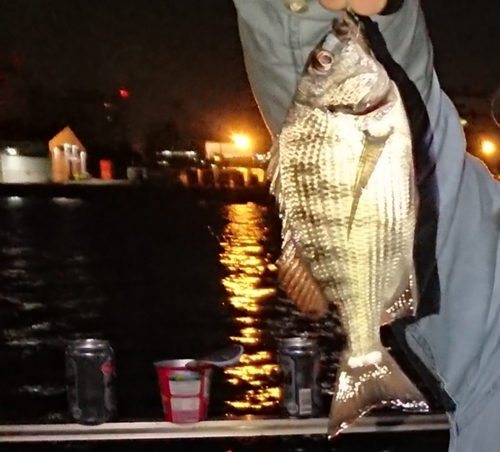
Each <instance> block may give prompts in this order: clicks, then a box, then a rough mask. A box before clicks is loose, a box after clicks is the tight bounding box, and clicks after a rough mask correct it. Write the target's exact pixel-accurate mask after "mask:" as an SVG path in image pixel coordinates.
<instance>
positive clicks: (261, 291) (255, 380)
mask: <svg viewBox="0 0 500 452" xmlns="http://www.w3.org/2000/svg"><path fill="white" fill-rule="evenodd" d="M225 209H226V217H227V219H228V220H229V222H228V224H227V226H226V228H225V230H224V232H223V236H222V240H221V245H222V249H223V251H222V252H221V255H220V260H221V263H222V264H223V265H224V267H225V268H226V270H227V276H226V277H225V278H224V279H223V281H222V282H223V285H224V287H225V289H226V291H227V292H228V295H229V303H230V304H231V306H232V307H233V308H235V310H236V311H237V312H238V313H239V315H237V316H236V317H235V322H236V324H237V326H238V328H239V333H238V334H237V335H234V336H233V337H232V338H231V339H232V340H234V341H235V342H239V343H241V344H242V345H243V346H244V347H245V354H244V355H243V356H242V358H241V361H240V364H239V365H238V366H236V367H233V368H229V369H226V370H225V373H226V375H227V377H228V381H229V383H230V384H232V385H234V386H238V385H241V383H245V388H246V389H245V390H244V391H243V393H241V392H239V395H238V398H237V399H236V400H231V401H228V402H227V404H228V405H229V406H231V407H232V408H233V409H235V410H236V411H241V412H244V413H248V411H249V410H257V411H258V410H260V409H264V408H269V407H273V406H274V405H275V404H276V401H277V398H278V396H279V390H278V387H277V386H276V385H273V383H272V382H271V378H270V377H271V376H272V375H273V374H274V373H275V372H276V371H277V366H276V364H275V363H274V359H273V356H272V354H271V353H270V352H269V351H266V350H262V348H263V346H262V341H263V339H262V335H263V334H264V333H265V331H263V330H262V329H261V326H260V322H259V315H260V312H261V310H262V307H263V304H264V303H266V301H267V300H269V298H270V297H272V296H274V295H275V294H276V289H275V288H274V287H266V286H264V285H263V279H264V277H265V274H266V271H267V272H268V271H273V270H275V267H274V264H273V263H272V262H269V257H267V256H266V253H265V250H264V248H263V246H262V243H263V242H264V241H265V239H266V237H265V234H266V228H265V225H264V224H263V211H264V207H262V206H259V205H257V204H254V203H248V204H233V205H228V206H226V208H225Z"/></svg>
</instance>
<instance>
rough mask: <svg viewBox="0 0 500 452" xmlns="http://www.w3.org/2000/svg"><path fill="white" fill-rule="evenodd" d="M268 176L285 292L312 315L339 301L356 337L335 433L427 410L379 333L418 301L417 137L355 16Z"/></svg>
mask: <svg viewBox="0 0 500 452" xmlns="http://www.w3.org/2000/svg"><path fill="white" fill-rule="evenodd" d="M268 174H269V177H270V178H271V191H272V193H273V194H274V195H275V196H276V198H277V200H278V205H279V208H280V213H281V218H282V222H283V249H282V255H281V257H280V260H279V262H278V264H279V277H280V281H281V284H282V286H283V288H284V290H285V291H286V292H287V293H288V295H289V297H290V298H291V299H292V300H294V301H295V302H296V303H297V304H298V306H299V307H300V308H301V309H302V310H303V311H306V312H308V313H313V314H315V315H321V314H322V313H324V312H325V311H326V310H327V308H328V306H329V304H331V303H333V304H336V305H337V307H338V311H339V312H340V316H341V321H342V323H343V326H344V329H345V331H346V333H347V336H348V337H347V339H348V346H347V350H346V351H345V353H344V356H343V357H342V359H341V362H340V367H339V370H338V374H337V381H336V390H335V395H334V398H333V402H332V407H331V411H330V424H329V433H330V435H332V436H333V435H335V434H337V433H338V432H340V431H341V430H342V429H344V428H346V427H347V426H349V425H350V424H351V423H353V422H354V421H355V420H356V419H357V418H359V417H360V416H362V415H363V414H365V413H367V412H368V411H369V410H371V409H372V408H375V407H381V406H389V407H400V408H405V409H406V410H410V411H417V412H420V411H426V410H427V409H428V405H427V403H426V402H425V400H424V398H423V396H422V395H421V393H420V392H419V391H418V389H417V388H416V387H415V386H414V385H413V383H411V381H410V380H409V379H408V377H407V376H406V375H405V374H404V373H403V372H402V371H401V369H400V368H399V366H398V365H397V364H396V362H395V361H394V360H393V358H392V357H391V356H390V355H389V353H388V352H387V350H386V349H385V348H384V347H383V346H382V344H381V340H380V326H381V325H382V324H384V323H387V322H391V321H392V320H394V318H395V317H399V316H404V315H408V314H412V313H413V309H414V308H415V304H416V300H413V302H412V300H411V298H401V296H402V294H403V293H405V291H406V290H407V288H408V287H409V283H410V281H411V280H412V277H413V273H414V271H413V268H414V267H413V242H414V233H415V226H416V210H417V209H416V208H417V201H418V200H417V191H416V188H415V181H414V169H413V158H412V140H411V134H410V128H409V124H408V120H407V116H406V112H405V109H404V106H403V102H402V99H401V96H400V93H399V91H398V88H397V87H396V85H395V84H394V83H393V82H392V81H391V79H390V78H389V76H388V74H387V72H386V71H385V69H384V67H383V66H382V65H381V64H380V63H379V62H378V61H377V60H376V58H375V57H374V56H373V54H372V52H371V50H370V48H369V46H368V44H367V42H366V40H365V38H364V32H363V28H362V26H361V24H360V23H359V22H358V21H357V20H356V18H355V17H354V16H352V15H350V14H349V13H345V14H344V18H343V19H342V20H336V21H335V22H334V25H333V27H332V30H331V32H330V33H329V35H328V36H327V37H326V39H325V40H324V42H323V43H322V44H321V45H320V46H319V47H318V48H317V49H316V50H315V51H314V52H313V53H312V55H311V58H310V61H309V63H308V66H307V68H306V71H305V74H304V76H303V78H302V80H301V82H300V83H299V86H298V89H297V92H296V94H295V98H294V102H293V104H292V107H291V109H290V111H289V113H288V116H287V118H286V121H285V124H284V126H283V129H282V131H281V133H280V135H279V136H278V137H277V139H276V141H275V145H274V146H273V149H272V151H271V159H270V163H269V168H268Z"/></svg>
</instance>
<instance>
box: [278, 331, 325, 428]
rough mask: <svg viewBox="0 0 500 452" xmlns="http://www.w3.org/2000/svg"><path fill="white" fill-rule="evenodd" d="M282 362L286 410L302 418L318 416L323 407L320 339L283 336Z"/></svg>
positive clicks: (282, 398) (283, 393)
mask: <svg viewBox="0 0 500 452" xmlns="http://www.w3.org/2000/svg"><path fill="white" fill-rule="evenodd" d="M278 363H279V367H280V370H281V374H282V382H281V388H280V392H281V397H280V407H281V410H282V412H284V414H286V415H287V416H291V417H299V418H307V417H315V416H318V415H319V414H320V411H321V387H320V384H319V381H318V378H319V372H320V365H321V354H320V350H319V347H318V344H317V342H316V341H315V340H314V339H311V338H307V337H292V338H286V339H283V340H281V341H280V346H279V350H278Z"/></svg>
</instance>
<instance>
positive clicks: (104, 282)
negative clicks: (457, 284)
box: [0, 191, 446, 451]
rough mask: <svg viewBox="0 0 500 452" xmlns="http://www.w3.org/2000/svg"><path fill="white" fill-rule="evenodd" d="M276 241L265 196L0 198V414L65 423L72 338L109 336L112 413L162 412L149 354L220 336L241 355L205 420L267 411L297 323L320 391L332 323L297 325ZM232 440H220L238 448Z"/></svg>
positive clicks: (179, 353) (327, 375) (180, 353)
mask: <svg viewBox="0 0 500 452" xmlns="http://www.w3.org/2000/svg"><path fill="white" fill-rule="evenodd" d="M278 250H279V224H278V221H277V219H276V216H275V213H274V209H273V204H272V202H271V201H268V200H264V201H263V200H261V201H260V202H258V203H257V202H250V203H242V204H228V203H223V202H220V201H213V200H212V201H207V200H202V199H200V198H198V197H192V196H190V195H189V194H182V195H179V196H178V195H176V196H169V195H167V194H165V193H163V194H161V193H157V194H155V195H151V194H150V193H149V194H146V193H142V192H140V191H137V192H130V191H129V192H127V193H126V194H122V195H116V194H114V195H112V196H105V195H103V196H102V197H99V198H97V199H96V198H92V199H85V198H82V199H67V198H39V199H36V198H13V197H10V198H0V296H1V298H0V388H1V389H0V422H1V423H12V422H15V423H27V422H64V421H67V420H68V418H67V404H66V395H65V378H64V347H65V344H66V341H67V340H68V339H74V338H77V337H82V336H92V337H102V338H106V339H109V340H110V341H111V342H112V344H113V347H114V349H115V353H116V365H117V376H118V379H117V390H118V405H119V420H159V419H161V417H162V409H161V403H160V398H159V395H158V388H157V381H156V375H155V371H154V367H153V362H154V361H156V360H160V359H168V358H192V357H196V356H199V355H202V354H204V353H207V352H210V351H213V350H214V349H216V348H218V347H220V346H224V345H226V344H227V343H228V342H229V341H236V342H239V343H241V344H243V345H244V346H245V354H244V356H243V357H242V360H241V363H240V365H239V366H237V367H235V368H232V369H227V370H225V371H219V372H218V373H216V375H215V378H214V382H213V391H212V400H211V407H210V416H211V417H218V418H222V417H231V416H233V415H235V416H239V415H247V414H264V415H274V414H277V396H278V381H277V368H276V357H275V352H274V350H275V340H276V338H277V337H279V336H284V335H288V334H291V333H296V332H301V331H304V330H310V331H314V332H319V333H320V334H321V339H320V341H321V345H322V348H323V349H324V350H325V351H327V353H325V357H324V362H323V364H324V366H323V367H324V369H325V371H324V374H323V387H324V389H325V394H326V395H325V397H326V398H327V393H328V391H327V390H328V388H329V387H330V385H331V382H332V378H333V367H334V363H335V361H336V356H337V355H336V353H335V351H336V350H338V349H339V347H340V345H341V341H340V338H339V336H338V334H337V331H338V327H337V325H336V324H335V322H334V321H333V319H326V320H323V321H322V322H321V323H317V324H311V323H310V322H307V321H306V320H305V319H303V318H302V317H301V316H299V314H298V313H297V312H296V310H295V309H294V308H293V306H292V305H291V304H290V303H289V302H287V301H284V300H283V299H281V298H280V297H279V294H277V292H276V289H275V266H274V262H275V259H276V256H277V254H278ZM325 412H326V411H325ZM433 438H434V439H433ZM379 439H380V441H382V437H379ZM350 441H352V440H350ZM360 441H361V439H359V440H357V443H356V444H361V442H360ZM387 441H393V442H394V439H392V440H386V441H385V443H384V441H382V443H383V444H386V443H387ZM400 441H401V440H400V439H399V440H397V441H396V442H395V443H394V444H401V442H400ZM426 441H437V443H436V444H440V445H441V446H443V445H444V444H445V443H446V441H445V440H443V438H441V437H437V436H435V437H432V438H430V439H429V438H427V439H426ZM268 443H269V442H268ZM271 443H272V442H271ZM271 443H269V444H271ZM224 444H226V443H224ZM238 444H239V446H238V445H237V444H236V445H234V444H233V445H232V446H230V449H231V450H233V449H242V448H245V447H247V446H248V444H247V443H245V442H243V443H241V442H240V443H238ZM266 444H267V443H266ZM273 444H274V443H273ZM373 444H374V443H373ZM391 444H392V443H391ZM150 446H151V447H153V445H151V444H150ZM264 446H265V445H262V447H263V448H266V447H267V446H265V447H264ZM11 447H13V448H14V446H11ZM100 447H101V446H100ZM130 447H133V446H130ZM207 447H208V446H207ZM210 447H213V448H214V450H215V449H217V450H219V449H220V450H222V449H224V447H226V446H223V443H221V442H217V443H213V444H212V446H210ZM210 447H209V448H210ZM228 447H229V446H228ZM259 447H260V446H259ZM269 447H271V446H269ZM272 447H273V448H274V447H275V446H272ZM279 447H282V446H279ZM321 447H323V446H321ZM351 447H353V446H352V445H351V446H349V450H358V449H352V448H351ZM377 447H378V446H377ZM381 447H382V446H381ZM383 447H385V448H386V449H380V448H374V449H369V448H367V447H365V448H364V449H359V450H367V451H369V450H389V449H387V447H388V446H385V445H384V446H383ZM426 447H427V446H426ZM443 447H444V446H443ZM14 449H15V448H14ZM224 450H229V449H228V448H225V449H224ZM391 450H399V449H391ZM401 450H409V449H401ZM415 450H416V449H415ZM435 450H445V448H444V449H435Z"/></svg>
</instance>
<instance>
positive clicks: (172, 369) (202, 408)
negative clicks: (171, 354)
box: [155, 359, 212, 424]
mask: <svg viewBox="0 0 500 452" xmlns="http://www.w3.org/2000/svg"><path fill="white" fill-rule="evenodd" d="M189 362H192V360H191V359H178V360H171V361H159V362H156V363H155V366H156V372H157V374H158V382H159V384H160V391H161V400H162V403H163V413H164V415H165V420H166V421H167V422H173V423H175V424H191V423H195V422H200V421H203V420H204V419H205V418H206V416H207V411H208V403H209V399H210V380H211V374H212V368H211V367H210V366H195V367H191V366H189V368H187V367H186V364H187V363H189Z"/></svg>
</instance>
